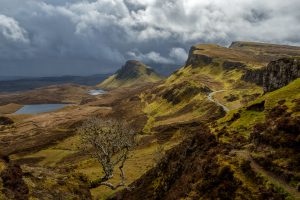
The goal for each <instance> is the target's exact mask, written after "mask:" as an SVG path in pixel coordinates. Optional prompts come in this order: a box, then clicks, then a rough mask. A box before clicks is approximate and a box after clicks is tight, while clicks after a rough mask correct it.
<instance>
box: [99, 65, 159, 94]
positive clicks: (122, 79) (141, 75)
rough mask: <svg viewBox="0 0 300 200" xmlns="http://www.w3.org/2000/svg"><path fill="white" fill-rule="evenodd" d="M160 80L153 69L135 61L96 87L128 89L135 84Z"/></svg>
mask: <svg viewBox="0 0 300 200" xmlns="http://www.w3.org/2000/svg"><path fill="white" fill-rule="evenodd" d="M161 79H162V76H160V75H159V74H158V73H156V72H155V71H154V69H153V68H151V67H149V66H147V65H145V64H144V63H142V62H140V61H136V60H129V61H127V62H126V63H125V65H124V66H123V67H122V68H121V69H119V70H118V71H117V72H116V73H115V74H113V75H112V76H110V77H108V78H107V79H106V80H104V81H103V82H102V83H100V84H98V85H97V86H98V87H100V88H104V89H112V88H117V87H130V86H133V85H137V84H143V83H152V82H157V81H160V80H161Z"/></svg>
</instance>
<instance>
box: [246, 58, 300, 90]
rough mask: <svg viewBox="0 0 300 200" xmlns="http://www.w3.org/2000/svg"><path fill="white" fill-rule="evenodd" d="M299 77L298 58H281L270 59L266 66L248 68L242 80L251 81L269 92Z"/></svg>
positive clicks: (299, 62)
mask: <svg viewBox="0 0 300 200" xmlns="http://www.w3.org/2000/svg"><path fill="white" fill-rule="evenodd" d="M299 77H300V59H299V58H281V59H279V60H276V61H272V62H270V63H269V64H268V66H267V67H265V68H262V69H258V70H248V71H246V73H245V74H244V75H243V77H242V80H244V81H247V82H253V83H256V84H257V85H260V86H262V87H263V88H264V91H265V92H271V91H274V90H277V89H279V88H281V87H284V86H286V85H288V84H289V83H290V82H292V81H293V80H295V79H297V78H299Z"/></svg>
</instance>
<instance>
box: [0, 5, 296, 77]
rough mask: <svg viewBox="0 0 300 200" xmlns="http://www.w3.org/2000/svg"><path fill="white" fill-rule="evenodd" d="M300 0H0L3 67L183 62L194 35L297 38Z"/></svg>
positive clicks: (69, 68)
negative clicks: (127, 61) (126, 61)
mask: <svg viewBox="0 0 300 200" xmlns="http://www.w3.org/2000/svg"><path fill="white" fill-rule="evenodd" d="M299 10H300V2H299V0H289V1H280V0H265V1H261V0H243V1H241V0H228V1H224V0H209V1H204V0H165V1H161V0H89V1H82V0H44V1H42V0H26V1H24V0H1V2H0V73H1V75H3V74H10V75H13V74H18V73H19V74H18V75H22V74H27V75H32V74H33V72H34V73H35V74H34V75H40V74H41V75H47V74H51V75H53V74H62V73H64V74H66V73H68V74H89V73H101V72H107V71H113V70H115V69H116V68H117V67H119V66H121V65H122V64H123V62H124V61H125V60H126V59H133V58H134V59H140V60H143V61H144V62H147V63H148V64H151V63H153V64H161V65H162V66H163V65H173V64H182V63H183V62H184V61H185V59H186V57H187V51H188V48H189V47H190V46H191V45H192V44H194V43H200V42H211V43H219V44H221V45H228V44H230V42H231V41H234V40H255V41H261V42H273V43H284V44H293V45H299V44H300V37H299V32H300V26H299V24H300V19H299Z"/></svg>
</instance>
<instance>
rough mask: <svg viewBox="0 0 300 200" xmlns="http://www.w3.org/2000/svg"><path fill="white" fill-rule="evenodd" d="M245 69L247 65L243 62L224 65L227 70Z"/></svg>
mask: <svg viewBox="0 0 300 200" xmlns="http://www.w3.org/2000/svg"><path fill="white" fill-rule="evenodd" d="M245 67H246V65H245V64H244V63H241V62H233V61H224V63H223V68H224V69H227V70H232V69H243V68H245Z"/></svg>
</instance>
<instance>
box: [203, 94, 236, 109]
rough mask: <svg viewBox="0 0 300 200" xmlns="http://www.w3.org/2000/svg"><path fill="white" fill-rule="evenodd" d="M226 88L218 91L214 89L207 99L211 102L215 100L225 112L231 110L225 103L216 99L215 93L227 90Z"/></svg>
mask: <svg viewBox="0 0 300 200" xmlns="http://www.w3.org/2000/svg"><path fill="white" fill-rule="evenodd" d="M225 91H226V90H218V91H213V92H211V93H209V94H208V96H207V99H208V100H209V101H211V102H214V103H215V104H217V105H219V106H221V107H222V108H223V110H224V111H225V112H229V111H230V109H229V108H228V107H226V106H225V105H223V104H221V103H220V102H219V101H218V100H216V99H214V95H215V94H217V93H220V92H225Z"/></svg>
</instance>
